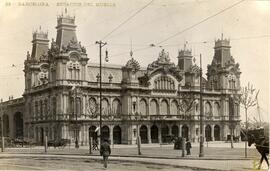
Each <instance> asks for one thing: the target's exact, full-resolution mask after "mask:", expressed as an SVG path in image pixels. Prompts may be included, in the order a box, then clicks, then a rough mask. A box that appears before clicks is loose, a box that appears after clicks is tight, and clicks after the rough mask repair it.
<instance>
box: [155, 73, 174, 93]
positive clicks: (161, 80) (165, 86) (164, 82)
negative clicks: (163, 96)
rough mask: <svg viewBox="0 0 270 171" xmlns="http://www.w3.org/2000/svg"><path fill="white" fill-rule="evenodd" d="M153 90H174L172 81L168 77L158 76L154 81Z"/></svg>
mask: <svg viewBox="0 0 270 171" xmlns="http://www.w3.org/2000/svg"><path fill="white" fill-rule="evenodd" d="M154 89H157V90H174V89H175V84H174V80H173V79H172V78H170V77H168V76H160V77H158V78H156V79H155V81H154Z"/></svg>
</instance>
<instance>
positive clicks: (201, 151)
mask: <svg viewBox="0 0 270 171" xmlns="http://www.w3.org/2000/svg"><path fill="white" fill-rule="evenodd" d="M202 93H203V92H202V55H201V54H200V153H199V157H203V156H204V152H203V141H204V139H203V138H204V137H203V101H202Z"/></svg>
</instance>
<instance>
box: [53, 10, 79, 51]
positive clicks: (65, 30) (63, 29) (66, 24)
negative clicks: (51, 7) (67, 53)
mask: <svg viewBox="0 0 270 171" xmlns="http://www.w3.org/2000/svg"><path fill="white" fill-rule="evenodd" d="M76 27H77V26H76V25H75V16H70V15H68V13H67V9H65V13H64V14H62V15H59V16H58V18H57V26H56V29H57V35H56V44H57V46H58V47H59V48H60V50H62V49H63V47H67V45H68V44H69V42H70V41H73V42H77V36H76Z"/></svg>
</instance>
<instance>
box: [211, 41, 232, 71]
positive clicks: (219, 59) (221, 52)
mask: <svg viewBox="0 0 270 171" xmlns="http://www.w3.org/2000/svg"><path fill="white" fill-rule="evenodd" d="M214 49H215V54H214V59H213V62H215V63H216V64H218V65H220V66H221V67H224V66H225V65H226V63H228V61H230V60H231V51H230V49H231V46H230V40H229V39H223V36H222V37H221V39H218V40H216V41H215V47H214Z"/></svg>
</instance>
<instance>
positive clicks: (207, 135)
mask: <svg viewBox="0 0 270 171" xmlns="http://www.w3.org/2000/svg"><path fill="white" fill-rule="evenodd" d="M211 132H212V131H211V126H210V125H207V126H206V127H205V138H206V141H212V138H211Z"/></svg>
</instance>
